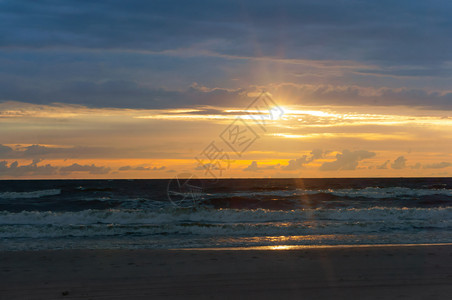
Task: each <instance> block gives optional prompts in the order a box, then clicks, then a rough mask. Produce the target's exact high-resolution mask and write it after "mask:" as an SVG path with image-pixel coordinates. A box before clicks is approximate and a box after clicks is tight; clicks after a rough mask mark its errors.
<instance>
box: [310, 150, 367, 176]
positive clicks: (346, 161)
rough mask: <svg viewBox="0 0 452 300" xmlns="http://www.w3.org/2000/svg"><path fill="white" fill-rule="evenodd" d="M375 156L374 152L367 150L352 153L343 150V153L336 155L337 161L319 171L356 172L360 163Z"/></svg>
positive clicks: (325, 165) (326, 164)
mask: <svg viewBox="0 0 452 300" xmlns="http://www.w3.org/2000/svg"><path fill="white" fill-rule="evenodd" d="M374 156H375V153H374V152H369V151H366V150H358V151H350V150H347V149H346V150H343V151H342V153H338V154H337V155H336V160H335V161H332V162H325V163H323V164H322V165H321V166H320V168H319V170H321V171H338V170H356V167H357V166H358V163H359V161H361V160H364V159H367V158H372V157H374Z"/></svg>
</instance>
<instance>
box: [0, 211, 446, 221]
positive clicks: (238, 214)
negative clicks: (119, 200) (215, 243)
mask: <svg viewBox="0 0 452 300" xmlns="http://www.w3.org/2000/svg"><path fill="white" fill-rule="evenodd" d="M321 220H324V221H325V220H327V221H350V222H354V221H364V222H365V221H403V220H425V221H431V222H435V220H452V208H451V207H445V208H386V207H373V208H368V209H358V208H347V209H300V210H291V211H275V210H265V209H256V210H235V209H220V210H210V209H200V210H197V211H192V210H189V209H187V210H185V209H174V210H170V209H166V210H162V211H159V212H158V211H143V210H115V209H109V210H92V209H89V210H84V211H76V212H51V211H47V212H42V211H23V212H19V213H11V212H6V211H2V212H0V225H6V224H9V225H15V224H22V225H49V224H50V225H52V224H53V225H74V224H75V225H87V224H168V223H180V222H198V223H206V224H207V223H210V224H218V223H225V224H228V223H257V222H303V221H321Z"/></svg>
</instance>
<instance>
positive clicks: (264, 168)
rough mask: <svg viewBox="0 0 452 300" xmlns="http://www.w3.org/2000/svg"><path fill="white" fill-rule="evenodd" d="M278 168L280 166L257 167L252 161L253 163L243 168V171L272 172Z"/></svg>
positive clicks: (255, 162)
mask: <svg viewBox="0 0 452 300" xmlns="http://www.w3.org/2000/svg"><path fill="white" fill-rule="evenodd" d="M279 166H280V164H276V165H269V166H263V167H259V166H258V165H257V161H253V162H251V164H250V165H249V166H247V167H246V168H244V169H243V171H245V172H259V171H262V170H274V169H276V168H277V167H279Z"/></svg>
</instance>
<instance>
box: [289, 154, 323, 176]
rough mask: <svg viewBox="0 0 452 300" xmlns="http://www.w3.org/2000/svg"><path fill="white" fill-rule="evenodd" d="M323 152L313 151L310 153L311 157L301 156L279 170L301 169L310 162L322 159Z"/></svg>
mask: <svg viewBox="0 0 452 300" xmlns="http://www.w3.org/2000/svg"><path fill="white" fill-rule="evenodd" d="M324 154H325V152H324V151H323V150H321V149H314V150H312V152H311V156H307V155H303V156H302V157H300V158H297V159H291V160H289V163H288V165H287V166H282V167H281V168H282V169H283V170H286V171H295V170H300V169H302V168H303V166H304V165H307V164H309V163H310V162H312V161H314V160H316V159H319V158H322V157H323V155H324Z"/></svg>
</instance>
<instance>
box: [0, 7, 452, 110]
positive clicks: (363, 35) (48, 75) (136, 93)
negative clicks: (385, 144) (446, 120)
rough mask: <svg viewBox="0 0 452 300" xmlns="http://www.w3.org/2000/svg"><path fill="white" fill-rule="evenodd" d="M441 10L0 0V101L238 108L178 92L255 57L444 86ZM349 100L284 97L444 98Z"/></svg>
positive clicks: (217, 95) (447, 71) (227, 98)
mask: <svg viewBox="0 0 452 300" xmlns="http://www.w3.org/2000/svg"><path fill="white" fill-rule="evenodd" d="M451 12H452V2H450V1H442V0H433V1H428V2H427V1H421V0H415V1H408V0H400V1H396V2H395V1H386V0H384V1H358V0H348V1H335V0H328V1H325V0H317V1H313V0H309V1H307V0H306V1H294V0H286V1H284V0H283V1H269V0H265V1H255V2H251V1H249V2H243V1H226V0H224V1H223V0H221V1H220V0H212V1H197V0H195V1H158V0H155V1H136V0H132V1H75V0H67V1H55V0H47V1H39V2H37V1H31V0H28V1H12V0H9V1H0V101H4V100H15V101H23V102H30V103H43V104H48V103H53V102H61V103H77V104H83V105H87V106H95V107H131V108H169V107H171V108H172V107H181V106H191V105H212V106H213V105H218V104H222V106H224V104H226V105H233V104H240V103H242V101H243V100H244V98H243V94H242V93H241V91H229V90H226V89H216V90H210V91H204V90H200V89H196V88H191V89H188V90H186V87H187V86H188V85H189V84H190V83H192V82H193V81H197V82H202V83H204V82H206V81H210V80H211V81H212V82H213V86H218V85H221V84H217V83H218V82H222V81H221V79H222V78H229V79H230V73H227V72H226V71H225V70H230V69H235V68H239V67H240V64H242V65H243V64H247V63H252V62H256V61H255V60H256V59H260V58H262V59H263V61H266V59H269V58H270V60H271V59H283V60H282V61H281V60H278V62H277V63H284V64H286V63H287V64H291V63H293V61H295V60H308V61H312V60H316V61H344V60H345V61H353V63H354V64H356V66H355V67H353V68H348V69H347V68H346V69H347V70H348V71H349V72H352V73H353V74H355V75H356V76H372V77H377V76H395V77H398V78H417V77H422V78H423V77H425V76H430V77H434V78H440V79H444V78H446V79H447V78H449V77H451V76H452V71H451V64H450V61H452V52H451V51H450V49H451V46H452V18H450V15H451ZM142 54H145V55H146V56H145V57H144V58H143V57H142V56H141V55H142ZM149 54H151V55H149ZM137 57H139V58H137ZM260 62H262V61H260ZM273 63H275V62H273ZM362 66H365V67H366V68H363V67H362ZM244 68H245V67H244ZM323 68H324V69H323V70H326V69H328V70H330V68H329V67H328V64H326V65H324V66H323ZM222 72H224V74H223V73H222ZM223 75H224V77H222V76H223ZM212 78H218V79H217V80H216V81H215V80H214V79H212ZM190 80H191V82H189V83H188V84H187V82H186V81H190ZM245 81H246V80H245ZM345 81H346V82H350V80H347V78H345ZM143 82H145V84H143ZM181 82H182V83H181ZM148 83H149V84H148ZM178 84H179V85H178ZM184 84H185V85H184ZM246 84H247V83H246V82H245V85H246ZM163 86H164V87H166V88H158V87H163ZM181 86H183V88H181ZM242 86H243V85H242ZM285 89H287V87H286V88H285ZM295 92H297V93H300V91H295ZM301 92H302V91H301ZM356 93H358V92H357V90H356V88H354V87H350V88H349V90H347V91H343V90H340V89H328V90H327V91H325V90H321V89H320V90H317V91H315V92H313V94H312V98H302V97H301V96H300V95H299V94H295V95H294V96H295V97H296V98H295V99H304V100H305V101H313V102H314V101H315V102H316V103H318V101H323V102H324V103H327V104H345V105H349V104H356V103H358V104H361V103H363V104H384V105H392V104H407V105H413V104H414V105H420V106H436V107H441V108H444V107H446V108H450V106H451V103H452V96H451V94H450V93H449V94H447V93H446V94H444V93H436V92H431V91H424V90H416V89H412V88H407V89H406V90H405V91H395V90H391V89H388V90H387V91H386V92H385V91H383V92H382V94H381V95H380V96H377V97H374V98H372V97H363V96H362V95H361V94H359V93H358V94H356ZM308 96H309V95H308ZM308 104H309V103H308Z"/></svg>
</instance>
